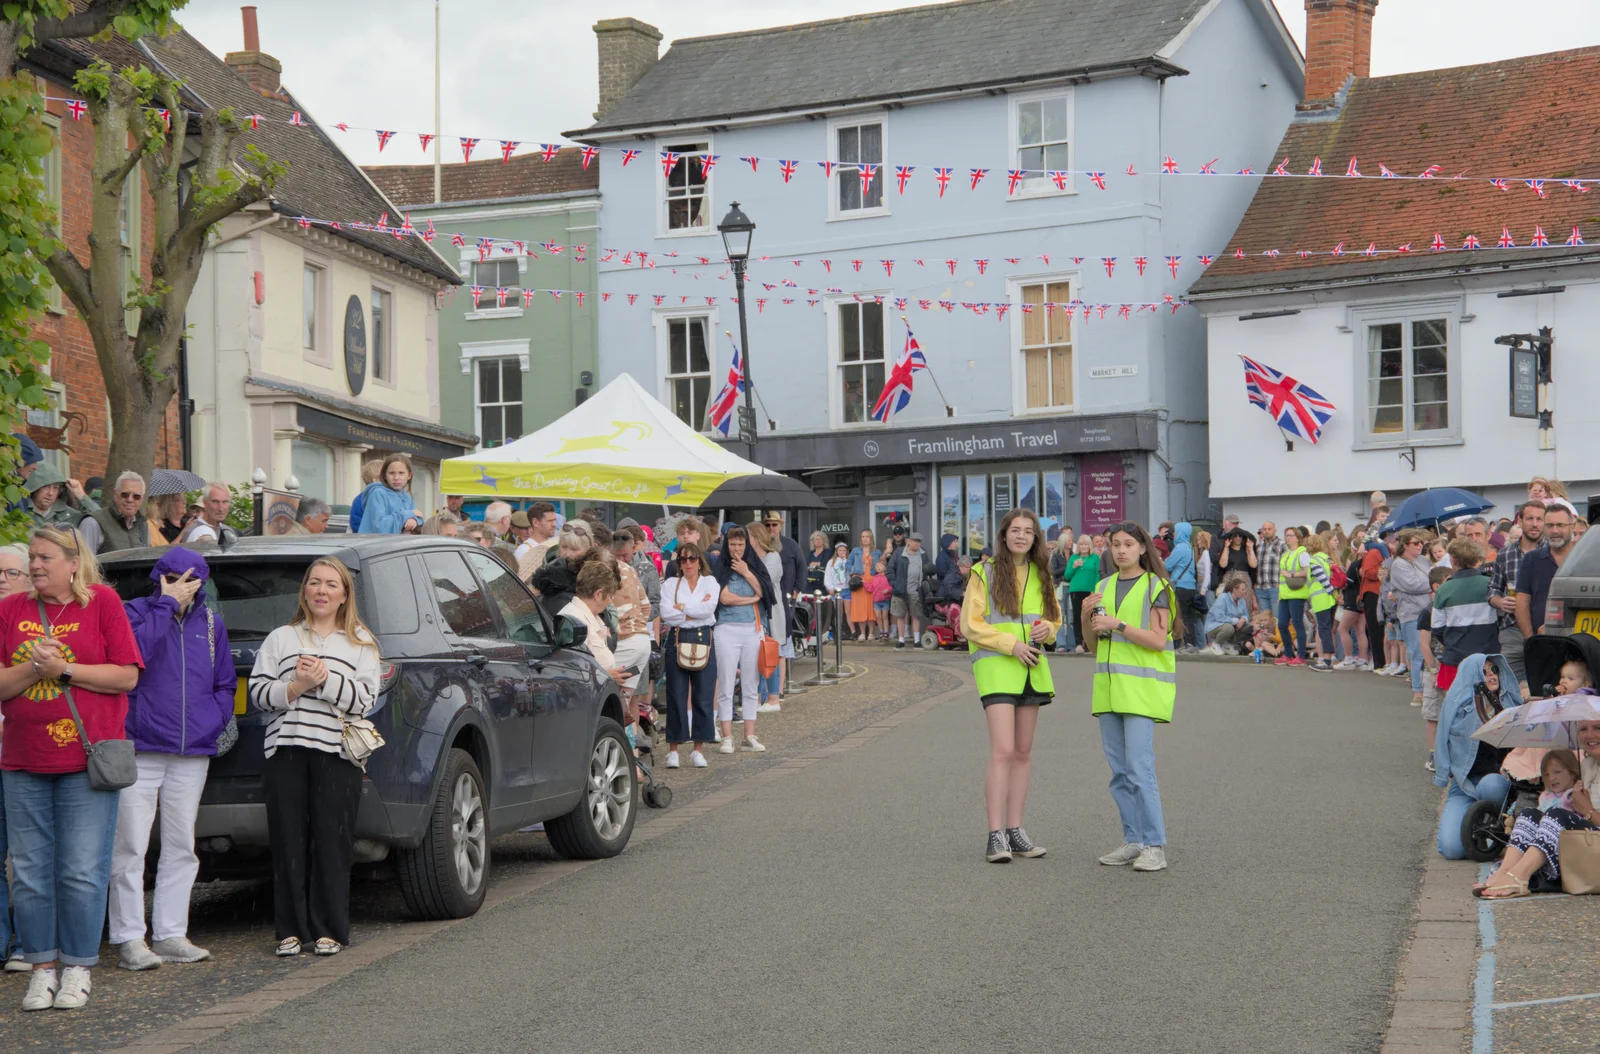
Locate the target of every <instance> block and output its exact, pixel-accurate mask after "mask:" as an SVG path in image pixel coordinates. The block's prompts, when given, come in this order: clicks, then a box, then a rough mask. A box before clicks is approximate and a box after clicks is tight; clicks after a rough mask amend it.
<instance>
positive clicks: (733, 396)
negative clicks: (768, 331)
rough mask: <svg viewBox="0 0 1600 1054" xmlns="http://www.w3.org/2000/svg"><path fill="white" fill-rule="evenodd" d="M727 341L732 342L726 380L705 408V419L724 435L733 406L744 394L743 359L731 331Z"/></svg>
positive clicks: (731, 421) (730, 422) (731, 420)
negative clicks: (731, 355)
mask: <svg viewBox="0 0 1600 1054" xmlns="http://www.w3.org/2000/svg"><path fill="white" fill-rule="evenodd" d="M728 343H729V344H733V362H732V364H731V365H729V367H728V380H727V382H726V383H724V384H723V386H722V391H720V392H718V393H717V397H716V398H715V399H713V400H712V401H711V406H710V407H709V408H707V410H706V420H708V421H710V422H711V427H712V428H715V429H716V430H717V431H719V432H721V433H722V434H723V435H724V436H726V435H727V434H728V430H729V428H730V427H731V426H732V424H733V408H734V407H735V406H737V405H738V403H739V396H741V395H743V394H744V360H743V359H742V358H740V356H739V345H738V344H734V341H733V334H732V333H729V334H728Z"/></svg>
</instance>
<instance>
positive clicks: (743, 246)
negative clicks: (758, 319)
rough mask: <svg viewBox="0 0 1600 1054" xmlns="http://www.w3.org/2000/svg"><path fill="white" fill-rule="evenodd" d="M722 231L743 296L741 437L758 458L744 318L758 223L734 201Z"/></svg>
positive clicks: (736, 286)
mask: <svg viewBox="0 0 1600 1054" xmlns="http://www.w3.org/2000/svg"><path fill="white" fill-rule="evenodd" d="M717 230H718V231H720V232H721V233H722V246H723V248H724V249H726V250H727V252H728V262H729V263H730V264H732V265H733V283H734V290H735V292H736V293H737V294H738V297H739V346H740V348H741V349H742V350H741V354H743V355H744V408H743V409H744V412H743V413H742V414H741V415H740V418H741V419H740V421H739V438H741V439H743V440H744V445H745V450H746V456H747V457H748V458H749V459H750V460H751V461H754V460H755V459H756V410H755V403H754V398H755V394H754V393H755V381H754V380H752V379H751V376H750V333H749V330H748V329H747V328H746V326H745V320H744V269H745V265H746V264H747V263H749V261H750V236H751V235H753V234H754V233H755V230H756V225H755V224H754V223H753V222H751V220H750V217H749V216H746V215H745V214H744V213H743V212H741V211H740V209H739V203H738V202H737V201H735V202H733V204H732V207H731V208H729V209H728V214H727V215H726V216H724V217H723V218H722V222H721V223H719V224H717Z"/></svg>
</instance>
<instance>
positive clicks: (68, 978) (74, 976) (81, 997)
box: [29, 966, 89, 1010]
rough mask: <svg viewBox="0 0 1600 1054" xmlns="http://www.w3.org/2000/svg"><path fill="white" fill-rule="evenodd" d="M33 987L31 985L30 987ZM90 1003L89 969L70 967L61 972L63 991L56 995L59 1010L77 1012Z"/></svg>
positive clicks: (56, 1006) (56, 1004)
mask: <svg viewBox="0 0 1600 1054" xmlns="http://www.w3.org/2000/svg"><path fill="white" fill-rule="evenodd" d="M29 987H30V988H31V987H32V986H31V985H30V986H29ZM88 1001H89V968H88V967H87V966H69V967H67V968H66V969H65V970H62V971H61V990H60V991H59V992H57V993H56V1001H55V1008H56V1009H57V1010H77V1009H78V1008H79V1007H81V1006H83V1005H84V1004H85V1003H87V1002H88Z"/></svg>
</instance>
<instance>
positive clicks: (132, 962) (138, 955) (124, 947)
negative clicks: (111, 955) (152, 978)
mask: <svg viewBox="0 0 1600 1054" xmlns="http://www.w3.org/2000/svg"><path fill="white" fill-rule="evenodd" d="M117 965H118V966H120V967H122V968H123V969H124V970H154V969H155V968H156V967H158V966H160V965H161V956H159V955H157V954H156V953H155V952H153V951H151V950H150V949H149V948H148V947H146V946H145V943H144V941H143V940H142V939H136V940H131V941H125V942H123V943H122V944H119V945H117Z"/></svg>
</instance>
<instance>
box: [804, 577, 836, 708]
mask: <svg viewBox="0 0 1600 1054" xmlns="http://www.w3.org/2000/svg"><path fill="white" fill-rule="evenodd" d="M801 596H802V598H803V599H804V600H805V602H806V603H807V604H809V605H810V606H811V633H812V635H813V636H814V637H816V639H817V675H816V676H815V677H808V678H806V680H805V681H804V683H805V684H808V685H813V686H815V685H823V684H832V683H833V681H832V679H831V678H830V677H829V676H828V675H827V674H826V673H825V672H824V671H823V668H822V594H821V593H813V594H804V593H803V594H801Z"/></svg>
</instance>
